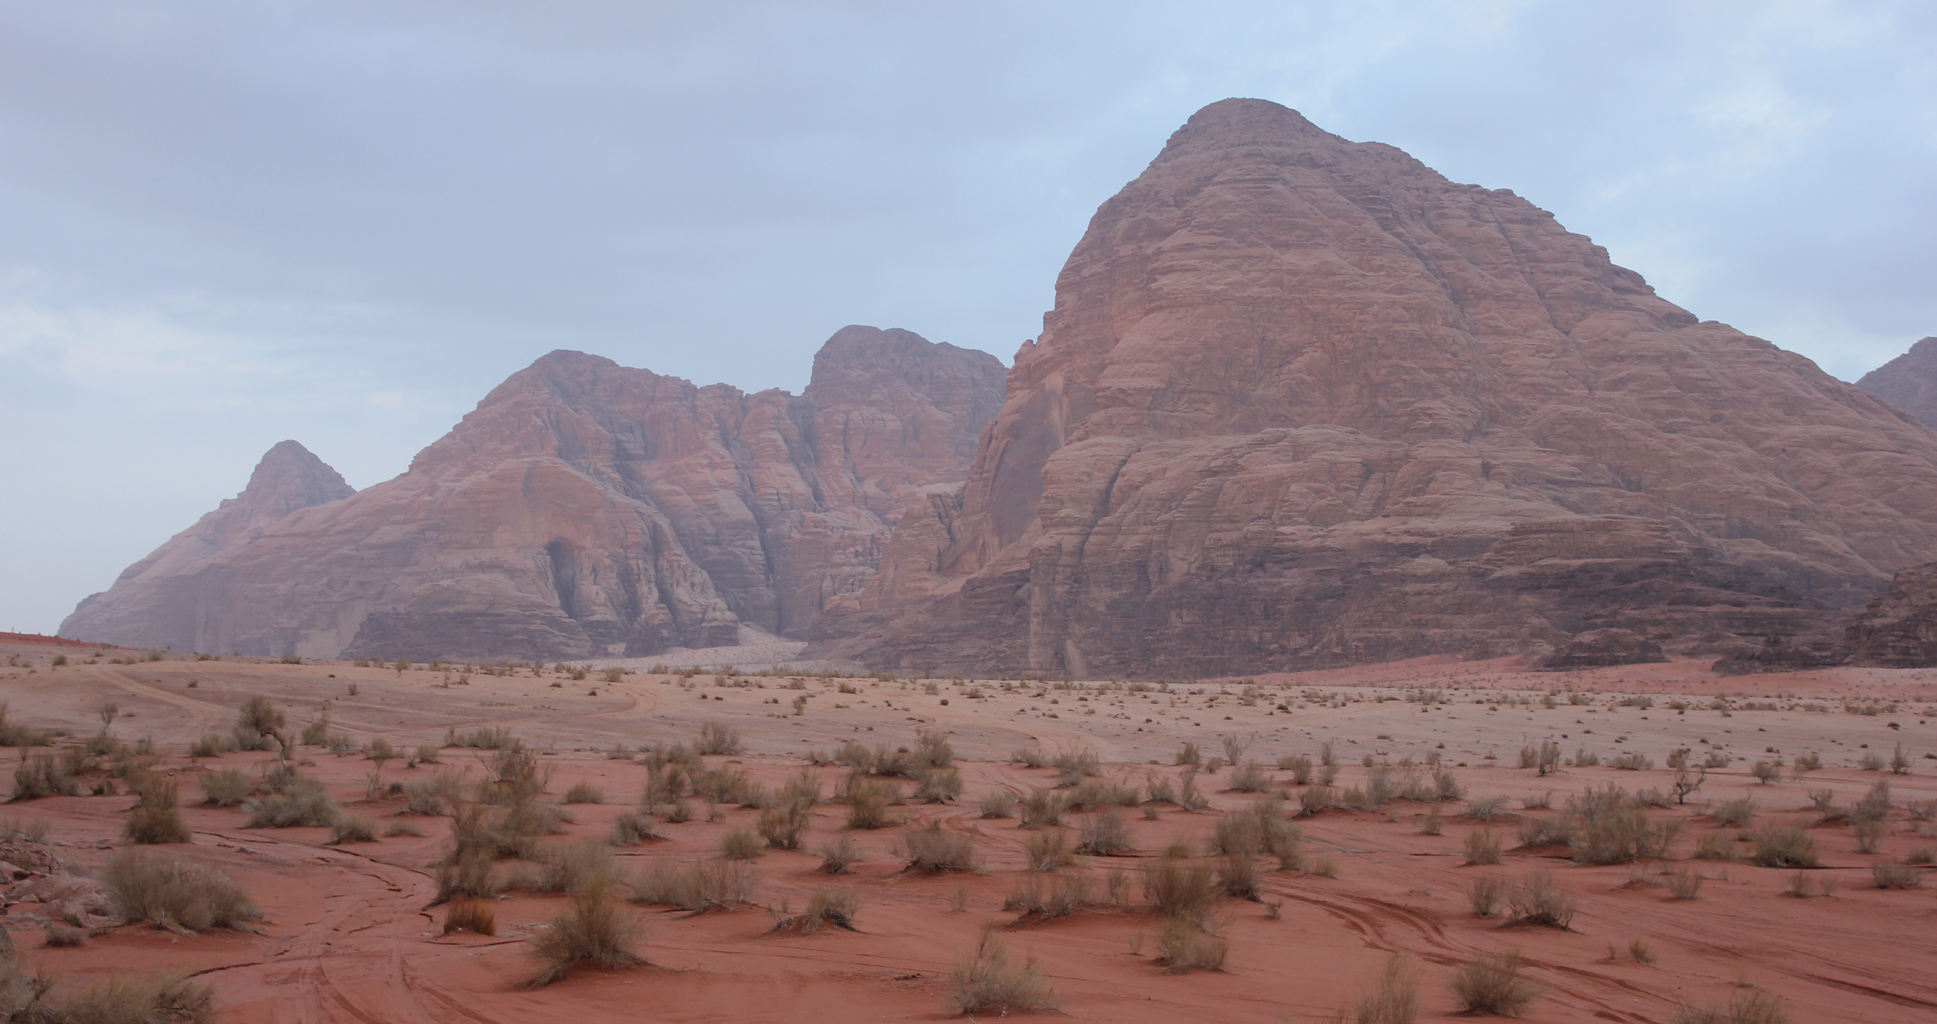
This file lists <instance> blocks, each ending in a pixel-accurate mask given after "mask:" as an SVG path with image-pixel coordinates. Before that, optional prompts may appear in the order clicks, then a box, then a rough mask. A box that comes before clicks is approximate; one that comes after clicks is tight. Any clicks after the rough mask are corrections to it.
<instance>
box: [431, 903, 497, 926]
mask: <svg viewBox="0 0 1937 1024" xmlns="http://www.w3.org/2000/svg"><path fill="white" fill-rule="evenodd" d="M455 931H467V932H471V933H472V934H474V935H496V934H498V915H497V912H496V911H495V910H493V909H492V907H491V904H489V903H487V902H485V901H484V900H480V899H471V898H469V897H465V898H461V899H455V900H452V901H451V902H450V906H449V908H448V909H446V910H445V911H444V934H446V935H449V934H450V933H452V932H455Z"/></svg>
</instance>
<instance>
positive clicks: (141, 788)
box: [123, 772, 193, 843]
mask: <svg viewBox="0 0 1937 1024" xmlns="http://www.w3.org/2000/svg"><path fill="white" fill-rule="evenodd" d="M131 788H132V789H134V791H135V794H136V796H137V797H138V799H137V800H136V802H135V805H134V808H133V809H132V810H130V811H129V812H128V821H127V824H126V825H125V826H123V834H124V835H126V836H127V837H128V841H129V842H131V843H186V842H192V841H193V836H191V835H190V834H189V831H188V822H187V821H186V820H185V819H184V818H183V817H182V808H181V803H180V797H179V795H178V794H179V789H178V787H177V785H176V783H175V780H173V779H168V778H163V777H161V776H159V775H153V774H149V773H147V772H143V773H142V774H141V775H139V776H137V777H136V778H135V780H134V782H133V784H132V786H131Z"/></svg>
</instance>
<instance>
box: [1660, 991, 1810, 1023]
mask: <svg viewBox="0 0 1937 1024" xmlns="http://www.w3.org/2000/svg"><path fill="white" fill-rule="evenodd" d="M1789 1020H1790V1017H1789V1009H1788V1007H1786V1006H1784V1005H1783V1002H1782V1000H1781V999H1780V998H1778V997H1777V996H1775V995H1773V994H1771V993H1768V992H1764V991H1762V990H1761V989H1756V990H1755V991H1753V992H1749V993H1746V994H1742V995H1737V996H1736V997H1735V998H1734V999H1731V1000H1729V1001H1728V1002H1727V1003H1726V1004H1716V1005H1711V1006H1683V1007H1682V1008H1681V1009H1679V1010H1677V1011H1676V1012H1675V1024H1789Z"/></svg>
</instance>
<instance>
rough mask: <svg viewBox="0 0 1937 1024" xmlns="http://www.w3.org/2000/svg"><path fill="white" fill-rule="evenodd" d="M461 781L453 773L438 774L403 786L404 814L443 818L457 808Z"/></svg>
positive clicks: (461, 788)
mask: <svg viewBox="0 0 1937 1024" xmlns="http://www.w3.org/2000/svg"><path fill="white" fill-rule="evenodd" d="M463 785H464V784H463V781H462V780H460V779H459V778H458V776H457V774H456V773H455V772H448V771H445V772H438V773H437V774H435V775H432V776H431V777H430V778H428V779H425V780H423V781H421V782H408V783H405V784H404V813H405V814H423V815H431V816H443V815H446V814H449V813H451V809H452V808H454V807H456V806H457V803H458V799H459V796H460V794H461V792H462V790H463Z"/></svg>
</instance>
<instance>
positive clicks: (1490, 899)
mask: <svg viewBox="0 0 1937 1024" xmlns="http://www.w3.org/2000/svg"><path fill="white" fill-rule="evenodd" d="M1506 894H1507V880H1506V879H1504V878H1501V877H1500V876H1499V875H1476V876H1474V878H1473V880H1472V881H1471V882H1469V883H1467V886H1466V904H1467V906H1470V907H1472V908H1473V916H1474V917H1492V916H1493V914H1494V913H1495V912H1496V911H1497V910H1499V908H1500V902H1501V901H1502V900H1504V899H1505V898H1506Z"/></svg>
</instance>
